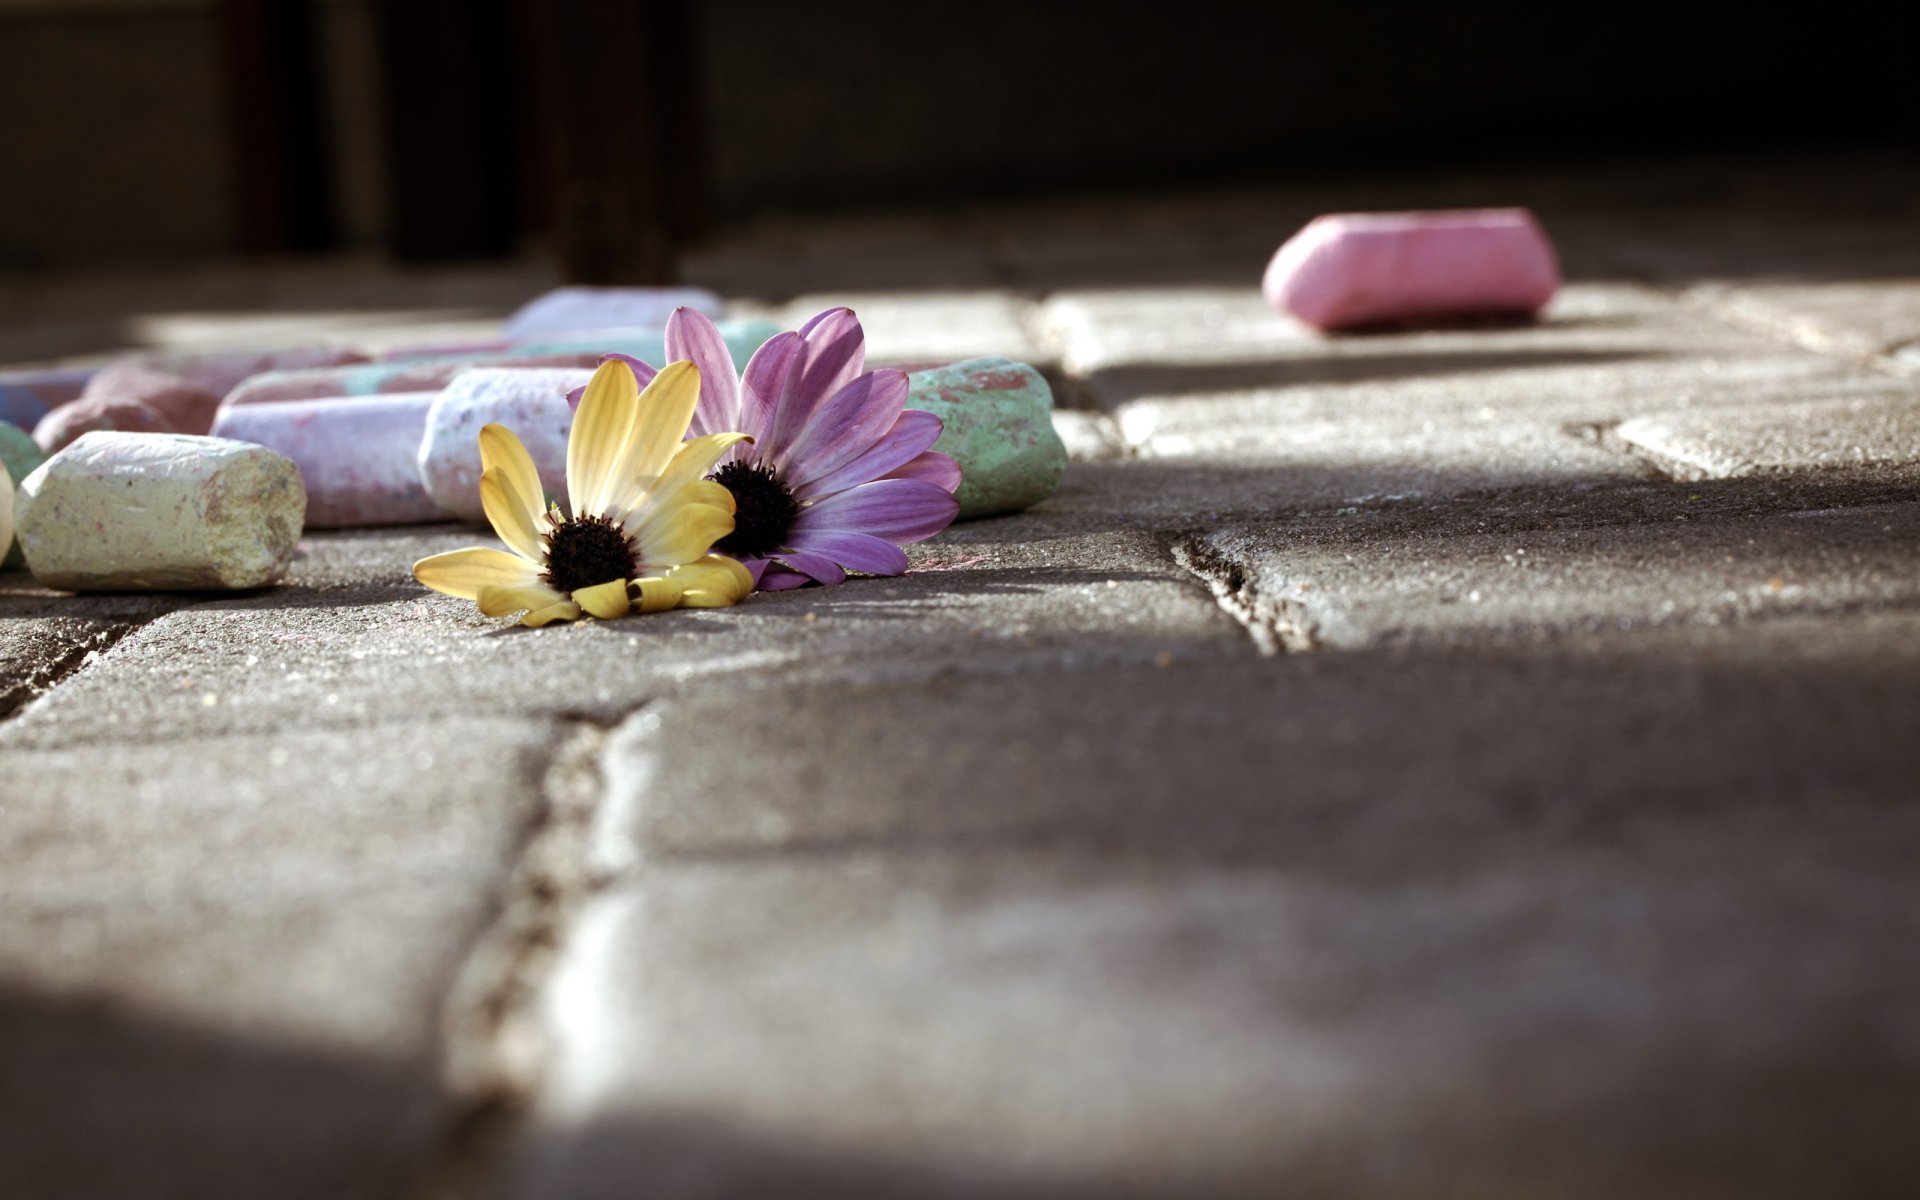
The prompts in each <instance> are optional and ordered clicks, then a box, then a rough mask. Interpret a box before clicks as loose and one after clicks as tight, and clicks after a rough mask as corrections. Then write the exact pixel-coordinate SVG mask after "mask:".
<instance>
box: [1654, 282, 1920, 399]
mask: <svg viewBox="0 0 1920 1200" xmlns="http://www.w3.org/2000/svg"><path fill="white" fill-rule="evenodd" d="M1662 290H1664V291H1666V292H1667V293H1668V295H1670V296H1672V297H1673V298H1674V299H1675V300H1677V301H1678V302H1679V303H1681V304H1683V305H1687V306H1689V307H1692V308H1694V309H1696V310H1697V311H1700V312H1704V313H1706V314H1707V315H1708V316H1710V317H1713V318H1714V319H1715V320H1718V321H1721V322H1723V323H1725V324H1727V325H1731V326H1733V327H1734V328H1735V329H1739V330H1743V331H1745V332H1747V333H1757V334H1760V335H1761V336H1762V337H1770V338H1772V339H1774V340H1775V341H1779V342H1785V343H1787V344H1788V345H1790V346H1795V347H1798V348H1799V349H1801V350H1806V351H1808V352H1810V353H1813V354H1818V355H1820V356H1822V357H1824V358H1837V359H1840V360H1842V361H1843V362H1850V363H1853V364H1854V365H1856V366H1862V367H1866V368H1868V369H1869V370H1872V371H1878V372H1879V373H1881V374H1883V375H1892V376H1894V377H1895V378H1899V379H1911V378H1912V377H1913V371H1912V370H1911V368H1909V367H1908V366H1907V365H1906V364H1904V363H1902V362H1901V361H1900V360H1899V359H1898V358H1896V357H1894V355H1893V354H1892V353H1890V352H1886V351H1879V352H1876V351H1870V350H1855V349H1850V348H1848V347H1847V346H1844V345H1841V344H1840V343H1839V342H1838V341H1837V340H1836V339H1835V338H1834V337H1833V336H1832V335H1831V334H1829V333H1827V332H1826V331H1825V330H1822V329H1820V328H1819V327H1818V326H1815V325H1813V324H1811V323H1809V322H1806V321H1803V320H1797V319H1795V318H1793V317H1790V316H1785V315H1777V314H1773V313H1768V312H1765V311H1760V310H1756V309H1753V308H1750V307H1747V306H1746V305H1743V304H1741V303H1739V302H1738V301H1737V300H1734V299H1729V298H1728V297H1727V296H1724V295H1713V294H1707V293H1701V292H1698V291H1694V290H1691V289H1685V288H1678V289H1676V288H1673V287H1671V286H1663V287H1662ZM1894 349H1898V347H1894Z"/></svg>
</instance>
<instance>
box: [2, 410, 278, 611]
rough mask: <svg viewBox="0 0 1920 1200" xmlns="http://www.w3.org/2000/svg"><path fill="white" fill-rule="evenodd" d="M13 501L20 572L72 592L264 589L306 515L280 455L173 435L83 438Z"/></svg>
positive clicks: (50, 461)
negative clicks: (22, 562)
mask: <svg viewBox="0 0 1920 1200" xmlns="http://www.w3.org/2000/svg"><path fill="white" fill-rule="evenodd" d="M16 499H17V505H16V512H15V517H16V522H17V526H18V534H19V538H20V545H21V548H22V549H24V550H25V551H26V556H27V569H28V570H30V571H32V572H33V574H34V577H35V578H36V579H38V580H39V581H40V582H42V583H44V584H46V585H47V586H49V587H56V588H65V589H67V590H69V591H76V592H102V591H169V590H177V591H197V590H202V589H231V588H254V587H262V586H265V585H266V584H269V583H272V582H273V581H275V580H276V579H279V578H280V576H281V575H282V574H283V573H285V571H286V569H287V563H288V562H290V561H291V560H292V558H293V548H294V544H295V543H296V542H298V541H299V540H300V528H301V523H302V522H303V521H304V520H305V518H306V511H307V493H306V489H305V488H304V487H302V486H301V483H300V471H299V468H297V467H295V466H294V465H293V462H292V461H291V460H289V459H288V458H286V457H285V456H283V455H280V454H276V453H274V452H273V451H271V450H269V449H267V448H266V447H264V446H254V445H249V444H248V443H246V442H235V441H229V440H228V439H226V438H213V437H193V436H190V435H187V434H172V433H111V432H94V433H85V434H82V435H81V436H80V437H79V439H78V440H76V441H75V442H74V443H73V444H72V445H70V446H68V447H67V448H66V449H64V450H62V451H60V453H58V454H56V455H54V456H53V457H52V458H49V459H48V460H47V461H46V462H44V463H42V464H40V466H39V467H38V468H37V469H36V470H35V471H34V472H33V473H32V474H31V475H28V476H27V477H26V479H25V480H24V481H22V483H21V485H20V490H19V493H18V495H17V497H16Z"/></svg>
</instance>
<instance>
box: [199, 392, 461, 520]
mask: <svg viewBox="0 0 1920 1200" xmlns="http://www.w3.org/2000/svg"><path fill="white" fill-rule="evenodd" d="M437 395H438V393H436V392H401V393H394V394H389V395H384V396H339V397H334V398H332V399H327V400H291V401H287V402H286V403H283V404H249V405H245V406H243V407H240V408H229V409H225V410H223V411H222V412H221V414H220V418H219V420H218V421H216V422H215V423H214V426H213V433H214V436H215V437H224V438H233V439H234V440H236V441H242V442H254V443H257V444H259V445H262V446H265V447H267V448H268V449H270V450H275V451H278V452H279V453H281V454H283V455H285V456H286V457H288V458H290V459H292V460H293V462H294V465H295V466H297V467H299V468H300V478H301V479H302V480H303V481H304V482H305V483H306V485H307V527H308V528H309V529H323V528H330V527H339V526H343V525H412V524H417V523H419V522H422V521H440V520H444V519H445V517H444V516H443V515H442V514H441V512H440V509H439V506H437V505H435V504H434V502H433V500H432V499H431V498H430V497H429V496H428V495H427V489H426V488H425V487H423V486H421V483H420V469H419V466H418V465H417V461H416V460H417V459H418V457H419V454H420V438H421V436H422V435H423V434H424V433H425V432H426V428H427V410H428V409H430V408H432V407H433V401H434V398H435V396H437Z"/></svg>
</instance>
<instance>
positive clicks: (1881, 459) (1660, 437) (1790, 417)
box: [1613, 381, 1920, 479]
mask: <svg viewBox="0 0 1920 1200" xmlns="http://www.w3.org/2000/svg"><path fill="white" fill-rule="evenodd" d="M1613 436H1614V438H1616V439H1617V440H1618V441H1619V442H1620V443H1622V444H1624V445H1627V446H1630V447H1632V448H1633V449H1635V450H1637V451H1639V452H1640V453H1643V454H1645V455H1646V456H1647V457H1648V458H1650V459H1652V460H1653V461H1654V462H1655V463H1657V464H1658V465H1659V466H1660V467H1661V469H1662V470H1664V471H1666V472H1667V473H1669V474H1671V475H1673V476H1675V477H1677V478H1680V479H1738V478H1741V477H1744V476H1750V475H1765V474H1774V473H1781V472H1788V471H1821V470H1832V469H1835V468H1851V469H1859V468H1873V467H1881V468H1894V469H1897V470H1898V471H1899V472H1900V473H1901V474H1903V475H1907V476H1911V475H1912V474H1913V473H1914V470H1915V468H1916V467H1920V384H1914V385H1908V384H1899V383H1894V382H1892V381H1889V382H1888V384H1887V385H1886V386H1885V387H1884V388H1881V389H1876V390H1875V391H1874V392H1872V393H1870V394H1867V395H1857V394H1856V395H1851V396H1847V395H1841V396H1829V397H1826V398H1822V399H1812V400H1805V401H1802V402H1798V403H1789V404H1755V405H1752V406H1751V407H1747V408H1742V409H1738V410H1734V411H1727V412H1712V413H1707V412H1698V411H1684V412H1675V413H1658V414H1650V415H1647V416H1643V417H1636V418H1634V419H1633V420H1630V421H1626V422H1623V423H1622V424H1621V425H1620V426H1619V427H1618V428H1617V429H1615V430H1614V431H1613Z"/></svg>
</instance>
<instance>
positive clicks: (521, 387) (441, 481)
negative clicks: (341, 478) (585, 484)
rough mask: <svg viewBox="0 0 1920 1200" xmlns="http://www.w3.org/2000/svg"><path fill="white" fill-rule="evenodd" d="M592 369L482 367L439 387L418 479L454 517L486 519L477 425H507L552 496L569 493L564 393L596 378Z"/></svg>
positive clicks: (569, 415) (568, 418) (568, 415)
mask: <svg viewBox="0 0 1920 1200" xmlns="http://www.w3.org/2000/svg"><path fill="white" fill-rule="evenodd" d="M592 376H593V372H591V371H587V370H550V369H538V368H524V367H522V368H513V367H480V368H476V369H473V370H469V371H466V372H465V373H463V374H462V375H460V376H459V377H458V378H457V379H455V380H454V381H453V382H452V383H450V384H448V385H447V386H446V388H445V389H444V390H442V391H441V393H440V395H439V397H438V398H436V399H435V400H434V402H433V406H432V408H431V409H429V410H428V413H427V429H426V434H425V435H424V436H423V437H422V438H421V440H420V457H419V470H420V482H421V484H422V485H423V486H425V488H426V489H427V494H428V495H429V496H431V497H433V502H434V503H435V504H437V505H439V506H440V509H441V511H443V512H445V513H446V514H447V515H449V516H453V517H458V518H460V519H461V520H464V521H484V520H485V519H486V513H485V511H484V510H483V509H482V508H481V507H480V441H479V439H480V430H481V427H482V426H486V425H504V426H506V427H507V428H508V429H511V430H512V431H513V432H514V434H515V435H517V436H518V437H519V439H520V441H521V443H522V444H523V445H525V446H526V448H527V453H528V454H530V455H532V456H533V465H534V466H535V467H536V468H537V469H538V470H539V472H540V482H541V484H542V486H543V487H544V488H545V489H546V492H547V495H548V497H549V498H550V499H554V500H561V501H564V500H565V499H566V495H567V433H568V431H569V430H571V429H572V428H573V410H572V409H571V408H570V407H568V405H567V392H568V391H569V390H570V389H572V388H576V387H580V386H583V385H584V384H585V383H586V382H587V380H588V379H590V378H592Z"/></svg>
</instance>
